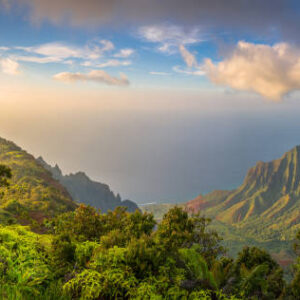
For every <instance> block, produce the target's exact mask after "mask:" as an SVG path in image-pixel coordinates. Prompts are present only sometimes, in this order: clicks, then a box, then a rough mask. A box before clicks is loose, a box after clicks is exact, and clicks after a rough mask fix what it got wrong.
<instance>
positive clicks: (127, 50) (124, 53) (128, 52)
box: [114, 48, 135, 58]
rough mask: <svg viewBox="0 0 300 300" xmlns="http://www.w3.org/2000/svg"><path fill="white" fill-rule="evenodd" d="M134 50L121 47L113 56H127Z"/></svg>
mask: <svg viewBox="0 0 300 300" xmlns="http://www.w3.org/2000/svg"><path fill="white" fill-rule="evenodd" d="M134 52H135V51H134V50H133V49H131V48H126V49H121V50H120V51H119V52H118V53H116V54H115V55H114V57H119V58H127V57H130V56H131V55H133V54H134Z"/></svg>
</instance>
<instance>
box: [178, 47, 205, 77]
mask: <svg viewBox="0 0 300 300" xmlns="http://www.w3.org/2000/svg"><path fill="white" fill-rule="evenodd" d="M179 51H180V54H181V56H182V58H183V60H184V62H185V63H186V65H187V69H183V68H181V67H180V66H175V67H173V71H174V72H177V73H182V74H186V75H194V76H202V75H204V74H205V72H204V71H203V68H202V67H201V66H200V65H199V64H198V63H197V59H196V57H195V55H194V54H192V53H191V52H189V51H188V50H187V49H186V48H185V46H184V45H179Z"/></svg>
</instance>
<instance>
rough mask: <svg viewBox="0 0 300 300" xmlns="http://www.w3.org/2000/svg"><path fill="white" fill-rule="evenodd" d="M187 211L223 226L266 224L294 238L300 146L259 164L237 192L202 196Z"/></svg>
mask: <svg viewBox="0 0 300 300" xmlns="http://www.w3.org/2000/svg"><path fill="white" fill-rule="evenodd" d="M186 207H187V209H188V210H190V211H199V210H201V211H202V212H203V213H205V214H207V215H209V216H211V217H213V218H215V219H217V220H219V221H221V222H224V223H228V224H236V226H240V227H251V226H257V224H263V225H264V226H263V227H264V228H265V229H266V227H267V229H269V230H270V232H271V231H272V230H273V231H274V234H277V235H278V236H281V232H285V235H286V234H287V232H289V234H288V235H289V236H290V235H291V236H292V235H293V234H295V232H296V231H297V230H298V229H300V146H297V147H295V148H294V149H292V150H291V151H289V152H287V153H285V154H284V155H283V156H282V157H281V158H279V159H277V160H274V161H271V162H258V163H257V164H256V165H255V166H254V167H253V168H251V169H250V170H249V171H248V173H247V175H246V177H245V180H244V182H243V184H242V185H241V186H240V187H239V188H237V189H236V190H234V191H218V192H213V193H210V194H208V195H205V196H199V197H198V198H196V199H194V200H192V201H189V202H188V203H187V204H186ZM255 224H256V225H255ZM260 230H262V228H261V229H260Z"/></svg>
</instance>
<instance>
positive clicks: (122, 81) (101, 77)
mask: <svg viewBox="0 0 300 300" xmlns="http://www.w3.org/2000/svg"><path fill="white" fill-rule="evenodd" d="M53 78H54V79H55V80H59V81H65V82H76V81H94V82H99V83H106V84H108V85H117V86H127V85H129V80H128V78H127V77H126V75H125V74H122V73H121V74H120V78H117V77H113V76H111V75H109V74H108V73H106V72H105V71H103V70H92V71H91V72H89V73H87V74H83V73H70V72H62V73H58V74H56V75H54V76H53Z"/></svg>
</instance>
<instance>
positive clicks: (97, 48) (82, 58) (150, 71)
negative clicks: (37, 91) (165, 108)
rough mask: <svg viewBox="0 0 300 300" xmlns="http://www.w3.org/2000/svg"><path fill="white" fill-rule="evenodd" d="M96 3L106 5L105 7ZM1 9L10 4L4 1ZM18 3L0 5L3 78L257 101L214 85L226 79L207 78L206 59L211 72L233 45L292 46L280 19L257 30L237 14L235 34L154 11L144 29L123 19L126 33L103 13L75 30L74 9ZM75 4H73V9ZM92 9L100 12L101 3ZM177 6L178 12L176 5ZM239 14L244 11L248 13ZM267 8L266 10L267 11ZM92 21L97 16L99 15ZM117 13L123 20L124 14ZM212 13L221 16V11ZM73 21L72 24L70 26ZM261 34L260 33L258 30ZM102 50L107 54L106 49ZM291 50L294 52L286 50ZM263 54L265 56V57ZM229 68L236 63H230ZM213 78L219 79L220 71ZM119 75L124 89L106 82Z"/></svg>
mask: <svg viewBox="0 0 300 300" xmlns="http://www.w3.org/2000/svg"><path fill="white" fill-rule="evenodd" d="M62 2H66V5H68V3H69V1H68V0H67V1H62ZM88 2H89V1H88ZM88 2H87V4H86V5H87V6H88V5H89V3H88ZM90 2H91V5H90V6H91V8H90V9H93V7H92V5H93V3H94V2H93V1H90ZM102 2H103V5H105V1H102ZM130 2H134V1H129V2H128V3H129V4H130ZM142 2H143V1H142ZM190 2H192V1H190ZM3 3H4V4H5V3H10V2H7V1H4V0H3ZM25 3H27V5H21V4H20V2H18V1H14V2H13V5H11V6H9V5H4V4H3V6H2V11H1V18H0V25H1V26H0V27H1V29H0V47H3V48H2V50H1V54H0V55H1V57H2V60H5V59H9V60H10V61H7V62H6V65H7V66H6V71H5V70H4V73H10V74H9V75H14V74H16V75H20V74H23V75H24V74H25V76H26V75H27V74H30V73H33V74H41V75H42V76H45V78H46V77H48V79H49V81H50V80H53V78H54V79H58V80H61V81H72V82H77V83H78V82H80V81H86V82H88V81H94V82H95V81H96V82H98V83H100V84H99V88H101V85H102V86H103V85H105V84H110V85H121V86H122V85H123V86H126V85H130V86H131V87H133V88H134V87H143V88H146V87H150V88H153V87H158V88H172V87H174V86H176V87H177V88H178V87H182V88H193V89H195V88H196V89H199V90H200V91H201V89H202V88H210V89H211V88H212V89H213V88H214V87H215V88H216V89H218V87H217V86H216V85H220V86H221V87H225V90H226V88H230V89H232V88H233V89H237V90H247V91H249V90H250V91H252V90H254V92H256V93H258V94H261V92H260V89H259V88H257V87H256V86H251V85H250V86H249V87H248V86H246V87H244V86H242V87H240V86H239V87H238V88H236V86H235V84H234V82H230V83H228V82H226V80H224V79H222V78H221V79H217V78H216V77H218V75H221V77H222V76H225V74H215V75H212V74H210V73H212V70H211V69H212V67H208V66H209V65H206V64H205V60H206V59H211V61H212V62H213V64H214V65H215V66H217V65H218V63H219V62H220V61H221V62H222V60H224V61H225V62H226V58H227V59H230V57H232V56H234V54H236V53H237V52H238V51H239V49H237V48H238V43H239V42H240V41H245V42H247V43H250V46H252V45H267V46H269V47H273V46H274V45H276V43H287V44H288V45H290V44H291V45H293V44H294V41H292V43H291V37H290V36H289V35H288V34H287V33H286V30H285V28H281V27H282V22H283V21H284V20H279V21H280V22H281V23H280V22H279V23H278V24H276V22H275V23H274V24H272V22H273V21H272V22H270V21H269V20H266V21H265V24H264V21H260V22H262V24H261V25H260V26H258V28H256V26H254V25H253V24H251V22H250V24H247V18H250V17H251V16H250V17H249V16H247V11H240V12H237V13H239V14H240V15H242V16H243V14H245V18H246V20H245V24H244V23H243V26H241V27H240V26H234V25H235V22H232V24H230V22H228V20H227V19H224V22H223V23H222V22H220V23H219V20H218V19H216V22H215V24H214V23H213V22H211V21H210V22H207V23H206V22H205V21H203V22H199V23H198V22H197V21H196V22H195V21H193V22H190V23H189V22H186V21H185V22H182V21H177V20H175V17H174V16H172V14H170V16H168V15H167V14H166V16H162V17H160V18H157V17H156V12H155V10H154V11H153V12H152V14H153V21H151V19H152V16H151V14H150V16H147V19H146V20H145V23H143V21H142V20H139V19H138V20H134V19H133V21H132V22H129V21H128V20H126V19H125V18H124V21H123V23H124V24H125V26H123V23H121V22H120V24H115V23H114V17H115V16H114V13H113V12H110V14H112V16H110V17H111V18H112V20H111V22H109V21H108V22H106V23H104V24H102V23H100V24H92V25H91V24H89V10H87V14H86V15H85V17H84V19H83V20H81V21H80V24H77V23H76V22H77V21H76V18H79V16H80V11H76V7H75V8H71V7H70V12H64V9H66V7H67V6H66V5H60V4H59V2H58V1H54V3H53V5H52V4H46V7H43V5H42V4H39V2H38V1H30V0H28V1H25ZM40 3H43V1H41V2H40ZM76 3H77V2H75V3H74V4H73V5H74V6H76ZM95 3H97V1H96V2H95ZM99 3H100V4H99V5H102V4H101V1H99ZM236 3H237V2H236V1H230V2H229V4H228V6H229V7H230V6H232V9H234V6H235V5H236ZM253 3H254V4H253V5H252V6H253V7H254V8H253V14H254V15H255V14H256V16H257V15H258V12H259V13H260V17H259V15H258V16H257V17H258V19H260V18H261V15H262V18H263V19H264V16H263V14H262V12H261V9H263V8H264V5H262V7H261V8H260V7H259V5H258V7H256V6H257V2H256V1H255V2H253ZM294 3H296V2H294V1H288V2H287V5H286V7H287V11H288V12H290V11H291V8H292V7H293V5H295V4H294ZM133 4H134V3H132V5H133ZM47 5H48V6H49V7H48V6H47ZM94 5H96V4H94ZM155 5H156V4H154V7H155ZM176 5H178V3H177V2H176ZM35 6H36V7H35ZM39 6H41V7H39ZM56 6H57V7H56ZM204 6H205V5H204ZM252 6H251V7H252ZM296 6H297V7H296V11H297V10H299V8H298V6H299V5H297V4H296ZM97 8H98V6H97V7H95V9H97ZM280 8H281V7H280V6H279V7H278V8H276V4H275V5H274V12H272V11H271V12H270V14H271V15H272V13H273V14H274V15H275V16H276V14H278V11H276V9H280ZM47 9H48V10H49V11H51V10H54V12H55V13H56V14H57V15H61V17H60V19H59V21H57V20H56V19H54V20H53V18H54V17H53V15H52V14H51V13H50V14H49V15H47ZM78 9H81V10H82V7H81V6H80V7H79V8H78ZM157 9H159V7H157ZM178 9H180V6H179V8H178ZM244 9H245V10H247V7H245V8H244ZM270 9H271V10H272V8H270ZM216 10H217V9H216ZM38 14H40V15H38ZM99 14H100V16H101V13H99ZM116 14H117V12H116ZM124 14H125V15H126V11H125V12H124ZM142 14H143V13H141V15H142ZM217 14H220V15H221V14H222V11H220V12H217ZM92 17H94V14H93V15H92ZM73 19H74V20H73ZM74 22H75V24H73V23H74ZM238 22H241V21H238ZM238 22H237V24H238ZM268 22H269V23H268ZM211 23H212V24H211ZM252 27H253V28H252ZM260 27H262V28H263V30H261V31H260ZM284 35H286V36H287V38H286V40H284V39H283V37H284ZM4 47H7V49H5V48H4ZM105 47H108V48H107V49H105ZM180 47H181V48H180ZM293 47H295V46H294V45H293ZM182 48H183V49H184V51H185V53H186V55H190V57H194V59H195V63H194V64H192V65H190V66H189V65H188V64H187V61H186V59H185V58H184V57H183V51H182V50H180V49H182ZM268 50H269V49H266V51H268ZM122 51H123V52H122ZM255 51H256V52H257V51H259V50H258V49H255V48H254V49H252V52H253V53H254V52H255ZM292 51H293V52H297V51H298V49H296V50H288V51H287V54H286V55H287V56H288V55H290V54H289V53H288V52H292ZM245 52H247V50H245ZM246 55H247V53H242V54H241V56H243V59H244V60H246V63H250V64H251V62H250V61H249V58H247V57H245V56H246ZM263 55H265V53H263V54H262V56H263ZM275 55H276V53H275ZM91 56H93V58H91ZM295 57H296V58H297V57H298V54H295ZM296 58H295V59H296ZM247 60H248V61H247ZM13 62H15V64H14V63H13ZM4 63H5V61H4ZM9 63H10V64H9ZM234 63H235V61H232V62H231V64H234ZM258 63H260V61H258ZM283 63H287V62H285V61H284V62H283ZM279 64H281V62H279ZM8 65H10V66H8ZM9 67H10V68H11V70H9ZM229 68H230V66H229V67H228V69H229ZM97 70H101V71H103V72H105V73H103V72H102V73H103V74H97V73H95V74H94V75H90V76H89V75H87V74H89V72H91V71H97ZM217 71H218V72H219V73H221V72H220V70H217ZM278 72H280V70H278ZM60 73H68V74H65V76H64V77H63V76H60V77H59V76H56V77H55V75H57V74H60ZM74 73H80V74H81V77H80V78H77V79H75V77H74V76H73V75H74ZM120 73H123V74H124V75H122V76H124V78H126V79H127V80H126V82H125V81H124V82H123V81H122V80H121V81H120V80H117V81H116V80H115V81H114V80H113V78H114V79H120ZM103 76H107V80H110V81H111V82H108V81H107V80H106V81H103ZM233 76H235V77H238V76H239V75H238V74H233ZM110 77H112V78H110ZM262 79H263V80H264V79H265V78H262ZM279 80H280V79H279ZM232 81H236V78H233V80H232ZM112 82H113V83H112ZM290 91H294V88H292V87H290V86H289V85H288V86H287V87H285V89H283V91H280V92H278V95H277V94H276V95H275V96H273V95H270V96H269V95H267V98H272V99H275V98H276V99H279V98H282V97H283V96H284V95H286V94H288V93H290ZM263 96H266V95H263Z"/></svg>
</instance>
